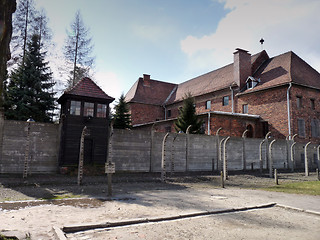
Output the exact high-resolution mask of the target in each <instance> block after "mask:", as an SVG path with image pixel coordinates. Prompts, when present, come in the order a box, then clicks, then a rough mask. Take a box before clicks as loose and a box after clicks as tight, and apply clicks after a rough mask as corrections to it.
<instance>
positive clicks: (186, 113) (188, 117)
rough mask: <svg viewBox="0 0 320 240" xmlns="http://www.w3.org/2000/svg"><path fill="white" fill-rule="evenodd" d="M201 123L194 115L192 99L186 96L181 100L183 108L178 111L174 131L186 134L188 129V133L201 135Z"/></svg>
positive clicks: (194, 109) (188, 95)
mask: <svg viewBox="0 0 320 240" xmlns="http://www.w3.org/2000/svg"><path fill="white" fill-rule="evenodd" d="M202 124H203V122H202V121H200V120H198V116H197V115H196V108H195V105H194V99H193V97H192V96H191V94H190V93H189V94H187V95H186V96H185V97H184V99H183V106H182V108H180V109H179V117H178V119H177V120H176V122H175V129H176V131H177V132H180V131H182V132H184V133H185V132H186V131H187V128H188V127H189V126H190V125H191V127H190V133H203V130H202Z"/></svg>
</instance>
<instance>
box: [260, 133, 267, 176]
mask: <svg viewBox="0 0 320 240" xmlns="http://www.w3.org/2000/svg"><path fill="white" fill-rule="evenodd" d="M265 141H266V139H263V140H262V141H261V142H260V146H259V163H260V173H262V172H263V159H262V144H263V143H264V142H265Z"/></svg>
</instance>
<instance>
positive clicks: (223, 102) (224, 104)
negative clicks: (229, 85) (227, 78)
mask: <svg viewBox="0 0 320 240" xmlns="http://www.w3.org/2000/svg"><path fill="white" fill-rule="evenodd" d="M227 105H229V96H225V97H223V99H222V106H227Z"/></svg>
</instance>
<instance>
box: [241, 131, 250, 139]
mask: <svg viewBox="0 0 320 240" xmlns="http://www.w3.org/2000/svg"><path fill="white" fill-rule="evenodd" d="M247 132H249V130H248V129H246V130H244V132H243V133H242V137H243V138H246V135H247Z"/></svg>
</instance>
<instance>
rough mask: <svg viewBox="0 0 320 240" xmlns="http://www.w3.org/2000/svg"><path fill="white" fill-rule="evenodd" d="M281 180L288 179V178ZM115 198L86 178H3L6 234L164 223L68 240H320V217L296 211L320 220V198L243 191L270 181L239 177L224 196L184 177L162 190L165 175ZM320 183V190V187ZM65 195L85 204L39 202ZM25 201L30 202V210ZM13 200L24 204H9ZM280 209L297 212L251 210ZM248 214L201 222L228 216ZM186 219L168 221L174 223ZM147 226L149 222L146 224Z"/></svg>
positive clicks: (127, 185)
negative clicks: (108, 197) (78, 180)
mask: <svg viewBox="0 0 320 240" xmlns="http://www.w3.org/2000/svg"><path fill="white" fill-rule="evenodd" d="M280 176H281V175H280ZM282 177H283V178H286V180H285V179H280V184H281V183H282V182H285V181H298V180H299V181H302V180H303V181H304V180H315V179H316V177H315V174H312V175H311V176H310V177H304V176H303V174H286V175H284V174H283V175H282ZM114 181H115V183H114V184H113V190H114V196H113V198H112V200H111V201H110V200H106V191H107V185H106V178H105V177H87V178H84V183H85V184H84V186H80V187H79V186H77V185H76V178H75V177H65V176H58V177H57V176H47V177H46V178H44V177H43V176H36V177H31V178H29V179H28V182H27V183H23V182H21V181H20V180H19V179H18V178H12V177H11V176H4V177H0V183H1V187H0V208H1V209H2V210H1V211H0V231H2V232H3V234H6V235H8V234H9V232H8V231H14V234H16V235H19V236H20V237H21V238H23V237H24V236H26V234H29V233H30V236H31V239H54V237H55V235H54V231H53V230H52V227H56V228H57V229H63V227H66V226H74V225H76V226H82V227H83V226H90V225H96V224H102V223H104V224H105V223H107V222H108V223H115V224H118V223H121V222H123V221H124V220H132V219H138V220H139V221H140V220H145V219H146V218H149V219H150V218H153V219H158V218H160V217H161V218H163V219H162V221H154V222H152V223H147V222H146V221H145V222H144V223H141V224H133V225H125V226H121V227H120V226H119V227H111V228H102V229H94V230H88V231H77V232H74V233H68V234H66V235H65V236H66V237H67V239H153V240H155V239H213V238H226V239H257V238H260V239H319V236H320V228H319V226H320V215H317V214H312V213H307V212H301V211H297V210H292V209H291V208H298V209H300V210H307V211H310V212H318V213H320V197H319V196H304V195H295V194H283V193H275V192H266V191H261V190H250V189H242V188H241V187H246V188H248V187H250V186H251V187H253V186H254V187H258V188H259V187H263V186H269V185H273V184H274V183H273V180H272V179H269V178H266V177H257V176H255V175H250V174H243V175H237V176H233V175H231V176H230V178H229V180H228V181H227V183H226V188H224V189H222V188H220V182H219V177H218V176H208V175H202V176H200V177H199V176H191V177H185V176H180V177H179V176H178V177H175V178H171V179H169V181H168V182H167V183H161V182H160V181H159V179H158V175H148V174H146V175H139V176H137V175H135V176H128V175H126V176H120V177H119V176H118V177H116V176H115V178H114ZM319 183H320V182H319ZM57 195H69V196H75V195H79V196H80V197H84V199H79V200H75V199H72V200H57V201H52V200H47V201H41V202H32V201H30V200H31V199H39V198H52V197H53V196H57ZM21 199H29V201H28V202H24V201H21ZM8 200H20V201H18V202H8ZM268 203H278V204H280V205H285V206H290V209H285V208H283V207H277V206H276V207H268V208H259V209H254V208H253V209H251V210H246V211H244V210H245V208H248V207H255V206H262V205H265V204H268ZM232 208H233V209H236V210H240V211H233V212H225V213H220V214H212V215H204V216H195V217H186V218H184V217H183V216H182V217H181V218H180V219H179V217H177V216H179V215H185V214H195V215H197V214H198V215H201V214H204V213H207V212H208V211H210V212H214V211H223V210H226V209H232ZM168 217H169V218H170V217H171V218H172V217H174V218H178V219H175V220H169V219H168V220H166V218H168ZM142 222H143V221H142Z"/></svg>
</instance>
